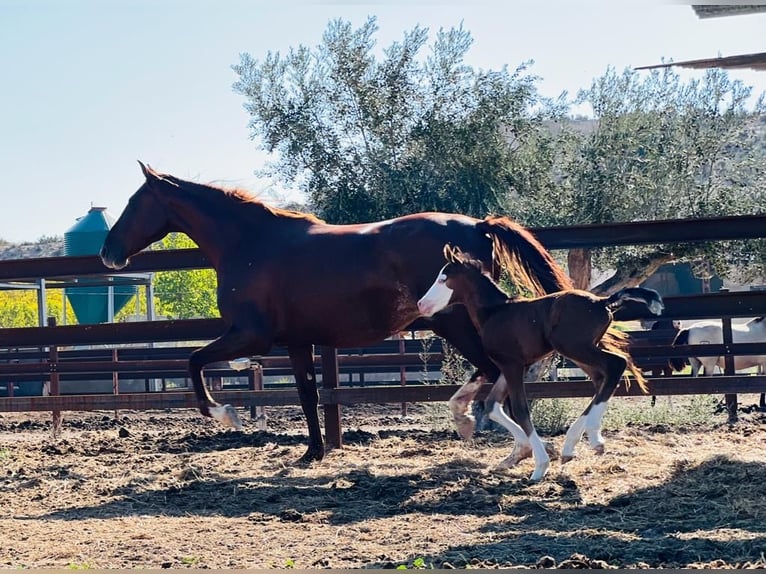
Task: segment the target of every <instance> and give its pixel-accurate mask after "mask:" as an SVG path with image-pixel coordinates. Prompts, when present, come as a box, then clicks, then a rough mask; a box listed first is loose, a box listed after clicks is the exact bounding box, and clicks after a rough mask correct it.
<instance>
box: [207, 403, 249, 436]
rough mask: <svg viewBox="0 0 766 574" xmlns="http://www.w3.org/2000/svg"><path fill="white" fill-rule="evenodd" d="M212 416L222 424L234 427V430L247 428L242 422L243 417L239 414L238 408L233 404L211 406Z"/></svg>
mask: <svg viewBox="0 0 766 574" xmlns="http://www.w3.org/2000/svg"><path fill="white" fill-rule="evenodd" d="M210 416H211V417H213V418H214V419H215V420H217V421H218V422H219V423H221V424H222V425H224V426H228V427H232V428H233V429H234V430H238V431H241V430H242V429H243V428H245V427H244V425H243V424H242V419H240V418H239V415H238V414H237V410H236V409H235V408H234V407H233V406H231V405H223V406H218V407H210Z"/></svg>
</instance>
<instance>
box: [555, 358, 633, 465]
mask: <svg viewBox="0 0 766 574" xmlns="http://www.w3.org/2000/svg"><path fill="white" fill-rule="evenodd" d="M566 356H568V357H569V358H570V359H572V360H573V361H574V362H575V363H577V365H578V366H579V367H580V368H581V369H582V370H583V371H585V373H587V374H588V376H589V377H590V378H591V380H592V381H593V384H594V385H595V387H596V394H595V395H594V397H593V399H592V400H591V402H590V403H589V404H588V406H587V407H586V408H585V410H584V411H583V413H582V414H581V415H580V416H579V417H578V418H577V420H576V421H575V422H574V423H572V425H571V426H570V427H569V430H568V431H567V434H566V437H565V439H564V446H563V448H562V451H561V462H562V463H565V462H568V461H570V460H572V459H573V458H574V450H575V447H576V446H577V443H579V442H580V439H581V438H582V435H583V433H585V434H587V435H588V442H589V443H590V445H591V447H592V448H593V450H594V451H595V452H596V453H598V454H602V453H603V452H604V437H603V436H602V435H601V420H602V418H603V416H604V412H605V411H606V407H607V405H608V402H609V399H610V398H611V396H612V394H613V393H614V390H615V389H616V388H617V385H618V384H619V382H620V377H621V376H622V374H623V373H624V372H625V367H626V365H627V362H626V361H625V359H624V358H623V357H621V356H619V355H615V354H613V353H609V352H607V351H602V350H600V349H597V348H595V347H594V348H593V349H590V350H588V351H587V352H584V353H577V356H575V355H574V354H567V355H566Z"/></svg>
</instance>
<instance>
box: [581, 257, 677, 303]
mask: <svg viewBox="0 0 766 574" xmlns="http://www.w3.org/2000/svg"><path fill="white" fill-rule="evenodd" d="M677 259H678V256H677V255H676V254H673V253H665V252H657V253H652V254H651V255H647V256H645V257H640V258H638V259H636V260H634V261H632V262H631V263H630V264H627V265H626V264H624V265H620V268H619V269H617V271H615V273H614V275H612V276H611V277H610V278H609V279H607V280H606V281H604V282H603V283H600V284H599V285H596V286H595V287H593V289H591V292H593V293H595V294H596V295H611V294H612V293H614V292H615V291H619V290H620V289H622V288H623V287H636V286H637V285H639V284H640V283H641V282H642V281H644V280H645V279H648V278H649V276H651V275H652V274H653V273H654V272H655V271H657V269H659V268H660V267H662V266H663V265H665V263H670V262H671V261H675V260H677Z"/></svg>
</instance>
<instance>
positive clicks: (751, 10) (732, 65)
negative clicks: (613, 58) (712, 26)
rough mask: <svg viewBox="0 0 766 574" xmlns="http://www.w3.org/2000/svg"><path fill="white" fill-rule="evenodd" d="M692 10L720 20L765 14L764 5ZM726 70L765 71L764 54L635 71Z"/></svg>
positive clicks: (699, 6)
mask: <svg viewBox="0 0 766 574" xmlns="http://www.w3.org/2000/svg"><path fill="white" fill-rule="evenodd" d="M692 9H693V10H694V13H695V14H697V17H698V18H701V19H704V18H720V17H724V16H744V15H747V14H760V13H766V4H693V5H692ZM673 66H678V67H681V68H697V69H705V68H726V69H744V68H749V69H751V70H756V71H759V72H763V71H766V52H758V53H755V54H738V55H736V56H718V57H717V58H701V59H697V60H684V61H683V62H671V63H669V64H653V65H651V66H638V67H636V68H634V69H636V70H651V69H654V68H670V67H673Z"/></svg>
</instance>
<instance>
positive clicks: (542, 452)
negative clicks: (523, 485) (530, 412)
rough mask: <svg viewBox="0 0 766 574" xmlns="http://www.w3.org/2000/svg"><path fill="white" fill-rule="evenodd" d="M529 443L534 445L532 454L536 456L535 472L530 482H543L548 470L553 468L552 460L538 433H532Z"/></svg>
mask: <svg viewBox="0 0 766 574" xmlns="http://www.w3.org/2000/svg"><path fill="white" fill-rule="evenodd" d="M529 442H530V443H532V452H533V453H534V456H535V470H534V471H533V472H532V476H530V477H529V480H532V481H534V482H537V481H538V480H542V478H543V477H544V476H545V473H546V472H548V468H549V467H550V466H551V459H550V458H549V457H548V452H547V451H546V449H545V443H543V441H542V440H540V437H539V436H538V434H537V431H532V434H531V435H530V437H529Z"/></svg>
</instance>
